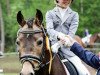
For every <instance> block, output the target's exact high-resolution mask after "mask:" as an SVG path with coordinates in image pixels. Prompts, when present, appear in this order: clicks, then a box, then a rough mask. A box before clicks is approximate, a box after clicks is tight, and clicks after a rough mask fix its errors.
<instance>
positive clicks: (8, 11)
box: [6, 0, 10, 15]
mask: <svg viewBox="0 0 100 75" xmlns="http://www.w3.org/2000/svg"><path fill="white" fill-rule="evenodd" d="M6 6H7V14H8V15H10V1H9V0H6Z"/></svg>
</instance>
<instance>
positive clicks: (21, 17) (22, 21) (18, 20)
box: [17, 11, 26, 27]
mask: <svg viewBox="0 0 100 75" xmlns="http://www.w3.org/2000/svg"><path fill="white" fill-rule="evenodd" d="M17 22H18V23H19V25H21V27H23V26H24V25H25V23H26V21H25V20H24V17H23V15H22V13H21V11H19V12H18V13H17Z"/></svg>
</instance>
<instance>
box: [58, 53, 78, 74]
mask: <svg viewBox="0 0 100 75" xmlns="http://www.w3.org/2000/svg"><path fill="white" fill-rule="evenodd" d="M58 56H59V57H60V59H61V62H62V63H63V64H64V66H65V67H66V69H67V70H68V71H69V73H70V75H79V74H78V71H77V69H76V68H75V66H74V65H73V63H71V62H70V60H68V59H65V58H64V56H63V55H62V54H61V53H60V52H58Z"/></svg>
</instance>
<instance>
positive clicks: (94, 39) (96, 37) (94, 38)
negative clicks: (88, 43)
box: [91, 34, 99, 42]
mask: <svg viewBox="0 0 100 75" xmlns="http://www.w3.org/2000/svg"><path fill="white" fill-rule="evenodd" d="M98 38H99V37H98V34H95V35H93V36H92V37H91V40H92V41H93V42H96V41H97V40H98Z"/></svg>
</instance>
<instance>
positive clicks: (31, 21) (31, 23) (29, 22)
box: [26, 18, 34, 28]
mask: <svg viewBox="0 0 100 75" xmlns="http://www.w3.org/2000/svg"><path fill="white" fill-rule="evenodd" d="M33 21H34V18H31V19H28V20H27V22H26V23H27V25H28V28H32V26H33Z"/></svg>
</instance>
